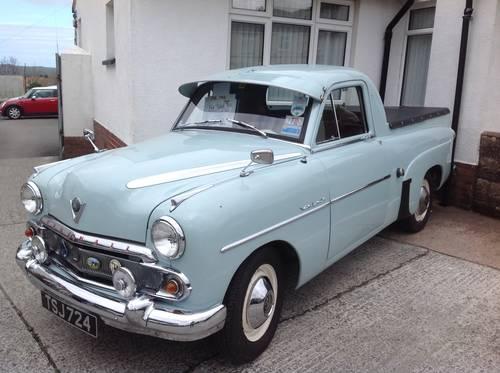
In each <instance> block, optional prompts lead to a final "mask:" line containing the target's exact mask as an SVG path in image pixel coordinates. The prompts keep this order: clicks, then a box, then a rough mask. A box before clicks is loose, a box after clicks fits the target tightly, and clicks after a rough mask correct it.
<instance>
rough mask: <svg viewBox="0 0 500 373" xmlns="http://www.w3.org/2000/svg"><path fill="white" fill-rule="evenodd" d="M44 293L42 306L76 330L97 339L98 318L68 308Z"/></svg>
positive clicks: (70, 307)
mask: <svg viewBox="0 0 500 373" xmlns="http://www.w3.org/2000/svg"><path fill="white" fill-rule="evenodd" d="M41 293H42V306H43V307H44V308H46V309H48V310H49V311H50V312H52V313H53V314H55V315H57V316H58V317H59V318H61V319H63V320H64V321H66V322H67V323H69V324H71V325H73V326H74V327H75V328H78V329H80V330H81V331H83V332H85V333H87V334H89V335H91V336H92V337H94V338H97V317H95V316H94V315H91V314H89V313H87V312H84V311H81V310H79V309H76V308H75V307H72V306H68V305H67V304H65V303H63V302H61V301H60V300H59V299H57V298H54V297H53V296H51V295H49V294H47V293H44V292H43V291H42V292H41Z"/></svg>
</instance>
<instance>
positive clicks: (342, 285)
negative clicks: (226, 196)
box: [0, 158, 500, 372]
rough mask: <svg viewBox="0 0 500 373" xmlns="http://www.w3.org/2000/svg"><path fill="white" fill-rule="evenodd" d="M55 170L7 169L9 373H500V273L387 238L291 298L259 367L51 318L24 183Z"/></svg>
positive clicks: (3, 166)
mask: <svg viewBox="0 0 500 373" xmlns="http://www.w3.org/2000/svg"><path fill="white" fill-rule="evenodd" d="M50 160H52V159H48V158H44V159H11V160H0V173H1V174H2V176H5V177H2V182H1V183H2V185H1V186H2V190H1V191H0V192H1V193H0V203H1V206H2V210H1V211H2V216H0V263H2V265H3V269H2V270H1V271H0V311H1V312H0V335H1V336H2V338H0V370H3V371H9V372H15V371H19V372H20V371H23V372H25V371H37V372H43V371H55V370H59V371H62V372H81V371H149V372H156V371H158V372H160V371H162V372H165V371H169V372H188V371H213V372H215V371H217V372H220V371H223V372H225V371H226V372H233V371H235V372H239V371H242V370H244V371H246V372H270V371H284V372H285V371H286V372H288V371H297V372H299V371H300V372H304V371H307V372H323V371H338V372H349V371H356V372H389V371H397V372H409V371H412V372H417V371H418V372H423V371H442V372H449V371H478V372H479V371H482V372H498V371H500V353H499V351H500V271H498V270H497V269H495V268H491V267H488V266H483V265H480V264H476V263H472V262H469V261H466V260H463V259H458V258H455V257H451V256H448V255H443V254H440V253H438V252H435V251H432V250H430V249H428V248H424V247H419V246H417V245H410V244H405V243H401V242H399V241H396V240H392V239H388V238H382V237H375V238H374V239H372V240H370V241H369V242H367V243H366V244H364V245H363V246H362V247H360V248H359V249H357V250H356V251H355V252H353V253H352V254H350V255H348V256H347V257H345V258H344V259H343V260H341V261H340V262H338V263H336V264H335V265H333V266H332V267H331V268H330V269H329V270H327V271H326V272H324V273H323V274H321V275H320V276H318V277H317V278H315V279H314V280H312V281H311V282H310V283H308V284H307V285H305V286H304V287H303V288H301V289H299V290H298V291H296V292H294V293H292V294H289V295H288V296H287V299H286V301H285V305H284V310H283V316H282V320H281V322H280V325H279V327H278V331H277V334H276V336H275V338H274V340H273V342H272V344H271V345H270V346H269V348H268V350H267V351H265V353H264V354H263V355H262V356H261V357H259V358H258V359H257V360H256V361H254V362H253V363H251V364H248V365H245V366H240V367H236V366H233V365H230V364H228V363H226V362H225V361H223V360H222V359H221V358H220V356H219V355H218V353H217V350H216V349H215V346H214V343H213V339H211V338H208V339H206V340H203V341H199V342H194V343H173V342H169V341H164V340H160V339H156V338H152V337H146V336H140V335H132V334H128V333H125V332H122V331H120V330H116V329H112V328H109V327H106V328H103V329H101V330H100V337H99V339H97V340H95V339H93V338H91V337H88V336H86V335H84V334H82V333H80V332H79V331H78V330H76V329H74V328H72V327H69V326H68V325H66V324H64V322H63V321H61V320H59V319H57V318H56V317H54V316H53V315H52V314H50V313H49V312H48V311H46V310H44V309H42V308H41V306H40V302H41V300H40V293H39V292H38V291H37V290H36V289H35V288H34V287H33V286H31V284H29V283H28V281H27V280H26V279H25V277H24V275H23V274H22V273H21V270H20V269H18V268H17V267H16V266H15V265H14V252H15V248H16V246H17V245H18V243H19V242H20V240H21V239H22V233H23V231H24V227H25V225H24V223H23V219H24V217H23V216H24V214H23V213H22V211H21V210H20V208H19V203H18V188H19V185H18V184H19V183H20V182H21V180H23V179H24V178H25V177H26V176H27V175H28V174H29V173H30V172H31V167H32V166H33V165H35V164H38V163H40V162H48V161H50ZM4 212H7V214H6V215H7V216H5V215H4ZM470 238H471V239H473V237H472V236H471V237H470Z"/></svg>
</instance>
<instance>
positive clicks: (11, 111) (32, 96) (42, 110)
mask: <svg viewBox="0 0 500 373" xmlns="http://www.w3.org/2000/svg"><path fill="white" fill-rule="evenodd" d="M57 112H58V98H57V86H55V85H54V86H50V87H37V88H31V89H30V90H29V91H28V92H26V93H25V94H24V96H21V97H15V98H10V99H8V100H7V101H4V102H3V103H2V104H1V105H0V114H1V115H2V116H6V117H9V118H10V119H19V118H21V117H22V116H35V115H36V116H49V115H50V116H52V115H57Z"/></svg>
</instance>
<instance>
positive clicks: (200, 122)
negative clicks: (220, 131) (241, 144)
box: [176, 119, 222, 128]
mask: <svg viewBox="0 0 500 373" xmlns="http://www.w3.org/2000/svg"><path fill="white" fill-rule="evenodd" d="M221 122H222V120H220V119H207V120H200V121H199V122H189V123H179V124H178V125H177V126H176V127H177V128H178V127H179V126H180V127H188V126H199V125H200V124H207V123H221Z"/></svg>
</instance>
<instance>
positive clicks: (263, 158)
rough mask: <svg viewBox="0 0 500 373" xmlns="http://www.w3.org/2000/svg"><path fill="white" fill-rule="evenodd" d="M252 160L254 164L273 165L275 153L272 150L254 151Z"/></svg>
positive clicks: (251, 155) (251, 154)
mask: <svg viewBox="0 0 500 373" xmlns="http://www.w3.org/2000/svg"><path fill="white" fill-rule="evenodd" d="M250 159H251V161H252V162H253V163H258V164H273V162H274V153H273V151H272V150H271V149H262V150H254V151H253V152H251V153H250Z"/></svg>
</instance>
